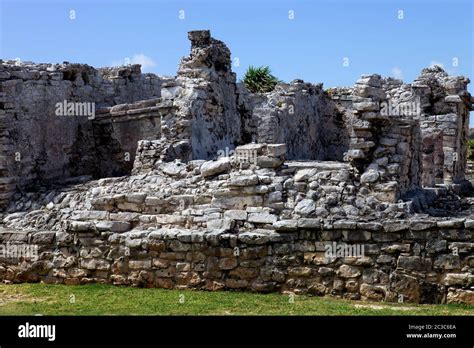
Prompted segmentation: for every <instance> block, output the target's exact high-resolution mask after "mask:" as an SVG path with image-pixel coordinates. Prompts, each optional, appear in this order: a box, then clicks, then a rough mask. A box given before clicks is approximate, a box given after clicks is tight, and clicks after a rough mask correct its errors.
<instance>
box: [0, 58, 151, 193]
mask: <svg viewBox="0 0 474 348" xmlns="http://www.w3.org/2000/svg"><path fill="white" fill-rule="evenodd" d="M0 93H2V95H1V98H2V102H1V104H0V109H1V111H0V112H1V116H2V120H1V121H2V126H3V127H4V128H5V131H4V134H3V137H4V140H3V142H4V146H2V148H1V150H2V158H3V161H4V168H5V169H4V171H5V172H4V181H5V182H8V185H9V186H4V190H6V189H8V190H10V193H9V194H7V196H8V195H10V196H11V192H12V191H13V190H14V187H15V185H17V186H19V187H25V186H26V187H28V186H34V185H38V184H40V183H44V182H47V181H51V180H57V179H63V178H68V177H73V176H79V175H84V174H91V175H94V174H97V172H98V170H97V168H98V163H97V159H98V157H97V153H96V149H97V146H96V144H95V142H96V139H95V138H94V133H95V132H94V131H95V130H94V125H93V123H92V119H93V118H94V115H92V114H91V115H89V114H86V115H82V116H77V115H75V116H73V115H68V114H65V115H64V114H63V115H60V116H58V115H57V111H58V107H57V103H63V102H64V101H65V102H66V103H74V102H75V103H81V104H82V103H88V104H87V106H85V105H86V104H84V108H81V110H82V111H84V110H88V111H94V110H95V109H96V108H97V109H99V108H100V107H104V106H113V105H116V104H120V103H130V102H133V101H135V100H141V99H147V98H152V97H159V96H160V79H159V78H158V77H157V76H155V75H148V74H147V75H142V74H141V72H140V66H137V65H135V66H131V67H124V68H115V69H102V70H99V71H98V70H96V69H94V68H92V67H90V66H87V65H80V64H69V63H65V64H55V65H53V64H32V63H18V62H14V61H7V62H2V63H1V65H0ZM64 112H67V110H63V113H64ZM135 149H136V146H135V148H134V149H133V151H132V154H133V155H134V153H135ZM133 155H132V156H133ZM131 163H133V161H132V162H131ZM130 167H131V165H130ZM6 178H9V179H8V180H7V179H6Z"/></svg>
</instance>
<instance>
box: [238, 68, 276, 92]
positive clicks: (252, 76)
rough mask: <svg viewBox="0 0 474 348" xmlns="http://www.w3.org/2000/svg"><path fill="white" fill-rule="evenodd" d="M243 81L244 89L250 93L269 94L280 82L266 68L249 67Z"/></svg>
mask: <svg viewBox="0 0 474 348" xmlns="http://www.w3.org/2000/svg"><path fill="white" fill-rule="evenodd" d="M243 81H244V84H245V87H247V89H248V90H249V91H250V92H252V93H266V92H271V91H273V89H274V88H275V85H276V84H277V83H278V82H280V81H279V80H278V79H277V78H276V77H275V76H273V75H272V74H271V71H270V68H269V67H268V66H261V67H257V68H255V67H253V66H249V68H248V70H247V72H246V73H245V76H244V79H243Z"/></svg>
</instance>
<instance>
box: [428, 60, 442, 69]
mask: <svg viewBox="0 0 474 348" xmlns="http://www.w3.org/2000/svg"><path fill="white" fill-rule="evenodd" d="M435 65H438V66H440V67H442V68H443V69H444V64H443V63H441V62H438V61H436V60H432V61H431V62H430V68H432V67H434V66H435Z"/></svg>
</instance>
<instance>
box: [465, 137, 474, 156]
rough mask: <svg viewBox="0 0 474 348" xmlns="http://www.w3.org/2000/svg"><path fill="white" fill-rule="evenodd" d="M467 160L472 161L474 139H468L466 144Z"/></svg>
mask: <svg viewBox="0 0 474 348" xmlns="http://www.w3.org/2000/svg"><path fill="white" fill-rule="evenodd" d="M467 158H468V159H469V160H471V161H474V139H469V140H468V142H467Z"/></svg>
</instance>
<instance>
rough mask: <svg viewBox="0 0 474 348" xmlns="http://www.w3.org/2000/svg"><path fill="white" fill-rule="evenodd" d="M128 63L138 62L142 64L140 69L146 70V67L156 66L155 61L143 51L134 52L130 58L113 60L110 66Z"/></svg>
mask: <svg viewBox="0 0 474 348" xmlns="http://www.w3.org/2000/svg"><path fill="white" fill-rule="evenodd" d="M129 64H140V65H141V66H142V70H147V69H148V68H153V67H154V66H156V62H155V61H154V60H153V59H152V58H151V57H148V56H146V55H144V54H143V53H138V54H134V55H133V56H132V57H131V58H130V57H126V58H124V59H122V60H115V61H113V62H112V66H120V65H129Z"/></svg>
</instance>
